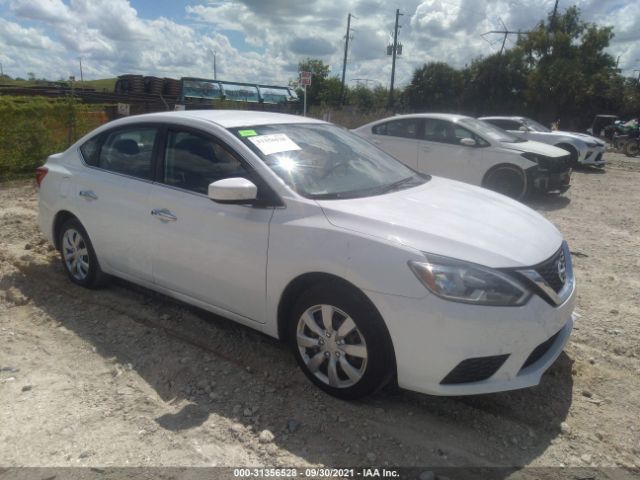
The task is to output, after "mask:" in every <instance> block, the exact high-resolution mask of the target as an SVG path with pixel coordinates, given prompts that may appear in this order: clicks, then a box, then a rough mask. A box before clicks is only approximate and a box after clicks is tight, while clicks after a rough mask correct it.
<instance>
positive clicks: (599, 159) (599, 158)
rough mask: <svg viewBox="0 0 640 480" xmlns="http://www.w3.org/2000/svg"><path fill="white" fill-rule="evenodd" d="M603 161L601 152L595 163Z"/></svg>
mask: <svg viewBox="0 0 640 480" xmlns="http://www.w3.org/2000/svg"><path fill="white" fill-rule="evenodd" d="M601 160H602V152H600V153H599V154H598V156H597V157H596V159H595V160H594V161H595V162H596V163H597V162H600V161H601Z"/></svg>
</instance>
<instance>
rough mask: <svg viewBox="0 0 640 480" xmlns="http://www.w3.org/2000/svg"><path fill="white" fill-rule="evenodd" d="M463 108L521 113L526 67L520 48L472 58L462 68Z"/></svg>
mask: <svg viewBox="0 0 640 480" xmlns="http://www.w3.org/2000/svg"><path fill="white" fill-rule="evenodd" d="M462 75H463V78H464V80H463V81H464V90H463V93H462V100H461V104H462V110H463V111H465V112H466V113H468V114H470V115H474V116H480V115H492V114H495V115H507V114H518V115H523V114H524V113H525V111H526V110H527V108H526V102H525V90H526V88H527V75H528V67H527V65H526V62H525V61H524V57H523V55H522V50H520V49H511V50H506V51H505V52H504V53H503V54H502V55H501V54H498V53H496V54H493V55H490V56H488V57H484V58H483V57H481V58H477V59H476V60H474V61H473V62H472V63H471V65H470V66H468V67H466V68H465V69H464V70H463V72H462Z"/></svg>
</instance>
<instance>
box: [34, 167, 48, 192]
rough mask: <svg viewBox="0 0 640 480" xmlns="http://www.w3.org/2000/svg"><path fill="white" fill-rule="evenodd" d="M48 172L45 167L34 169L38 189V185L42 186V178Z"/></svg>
mask: <svg viewBox="0 0 640 480" xmlns="http://www.w3.org/2000/svg"><path fill="white" fill-rule="evenodd" d="M48 172H49V169H48V168H47V167H38V168H36V183H37V184H38V188H40V185H42V181H43V180H44V177H45V176H46V175H47V173H48Z"/></svg>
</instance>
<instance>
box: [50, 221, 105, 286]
mask: <svg viewBox="0 0 640 480" xmlns="http://www.w3.org/2000/svg"><path fill="white" fill-rule="evenodd" d="M58 245H60V258H61V260H62V266H63V268H64V270H65V272H67V276H68V277H69V280H71V281H72V282H73V283H75V284H77V285H80V286H81V287H85V288H99V287H102V286H104V285H105V284H106V283H107V282H108V279H109V277H108V276H107V275H106V274H105V273H104V272H103V271H102V269H101V268H100V263H99V262H98V257H97V256H96V252H95V250H94V249H93V245H92V244H91V240H90V239H89V235H88V234H87V231H86V230H85V229H84V227H83V226H82V224H81V223H80V222H79V221H78V220H77V219H76V218H70V219H69V220H67V221H66V222H64V224H63V225H62V227H60V230H59V238H58Z"/></svg>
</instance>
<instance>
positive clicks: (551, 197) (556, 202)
mask: <svg viewBox="0 0 640 480" xmlns="http://www.w3.org/2000/svg"><path fill="white" fill-rule="evenodd" d="M522 203H524V204H525V205H527V206H528V207H531V208H533V209H535V210H539V211H543V212H552V211H555V210H561V209H563V208H565V207H567V206H568V205H569V203H571V199H570V198H569V197H568V196H566V195H561V194H542V193H532V194H530V195H528V196H527V197H526V198H525V199H524V200H523V202H522Z"/></svg>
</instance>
